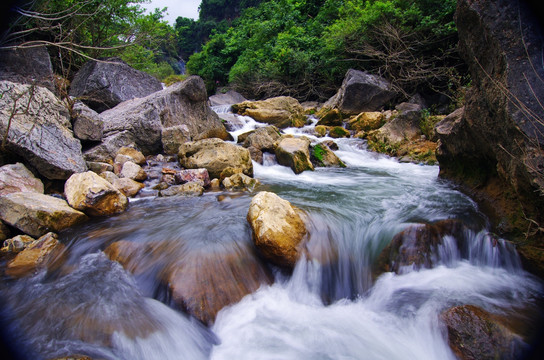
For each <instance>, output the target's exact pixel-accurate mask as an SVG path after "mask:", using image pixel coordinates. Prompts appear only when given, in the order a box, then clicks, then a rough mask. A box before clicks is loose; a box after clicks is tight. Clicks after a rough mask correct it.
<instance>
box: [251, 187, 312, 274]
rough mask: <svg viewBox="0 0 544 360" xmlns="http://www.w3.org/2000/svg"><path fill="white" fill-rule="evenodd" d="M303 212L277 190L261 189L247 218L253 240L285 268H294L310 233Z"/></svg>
mask: <svg viewBox="0 0 544 360" xmlns="http://www.w3.org/2000/svg"><path fill="white" fill-rule="evenodd" d="M301 214H302V212H301V210H299V209H297V208H295V207H294V206H292V205H291V204H290V203H289V201H287V200H284V199H282V198H280V197H279V196H278V195H276V194H274V193H271V192H267V191H261V192H259V193H258V194H257V195H255V196H254V197H253V199H252V200H251V204H250V205H249V211H248V213H247V220H248V222H249V225H250V226H251V229H252V230H253V242H254V243H255V245H256V246H257V248H258V249H259V251H260V252H261V254H262V255H263V256H264V257H265V258H266V259H268V260H269V261H271V262H272V263H274V264H276V265H279V266H282V267H290V268H292V267H294V265H295V264H296V262H297V260H298V259H299V257H300V254H301V245H302V243H303V240H304V239H305V237H306V233H307V231H306V226H305V224H304V221H303V220H302V217H301Z"/></svg>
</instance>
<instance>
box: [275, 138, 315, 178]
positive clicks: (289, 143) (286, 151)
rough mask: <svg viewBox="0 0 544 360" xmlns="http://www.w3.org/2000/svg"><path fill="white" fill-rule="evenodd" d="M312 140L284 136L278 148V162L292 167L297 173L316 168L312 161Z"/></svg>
mask: <svg viewBox="0 0 544 360" xmlns="http://www.w3.org/2000/svg"><path fill="white" fill-rule="evenodd" d="M309 147H310V140H308V139H306V138H284V139H282V140H281V141H280V143H279V144H278V147H277V148H276V159H277V160H278V164H280V165H283V166H288V167H290V168H291V169H292V170H293V171H294V172H295V174H300V173H301V172H303V171H305V170H314V166H313V165H312V162H311V161H310V149H309Z"/></svg>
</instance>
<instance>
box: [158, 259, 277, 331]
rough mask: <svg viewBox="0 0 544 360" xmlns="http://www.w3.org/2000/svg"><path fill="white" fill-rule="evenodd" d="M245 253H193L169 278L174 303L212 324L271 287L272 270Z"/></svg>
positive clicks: (174, 269)
mask: <svg viewBox="0 0 544 360" xmlns="http://www.w3.org/2000/svg"><path fill="white" fill-rule="evenodd" d="M244 250H245V251H243V252H242V251H240V250H234V249H232V250H230V251H229V250H227V252H225V251H221V252H209V253H204V252H203V253H200V254H193V255H192V256H190V257H187V258H186V259H185V260H184V261H183V262H182V263H180V264H179V265H177V266H174V267H172V268H171V269H170V274H169V276H168V277H167V279H168V287H169V289H170V293H171V297H172V300H173V302H174V304H176V305H177V306H178V307H180V308H182V309H184V310H185V311H187V312H188V313H189V314H191V315H192V316H194V317H195V318H197V319H199V320H200V321H202V322H203V323H204V324H207V325H211V324H213V322H214V321H215V317H216V315H217V313H218V312H219V310H221V309H222V308H224V307H225V306H228V305H231V304H235V303H237V302H239V301H240V300H241V299H242V298H243V297H244V296H246V295H247V294H251V293H253V292H255V291H256V290H257V289H258V288H259V287H260V286H261V285H263V284H270V283H271V278H272V277H271V275H270V273H269V271H268V269H267V268H266V267H264V266H263V265H262V264H261V263H260V262H259V260H258V259H257V258H256V257H255V256H254V255H253V253H252V252H251V250H250V249H244ZM202 284H206V286H202Z"/></svg>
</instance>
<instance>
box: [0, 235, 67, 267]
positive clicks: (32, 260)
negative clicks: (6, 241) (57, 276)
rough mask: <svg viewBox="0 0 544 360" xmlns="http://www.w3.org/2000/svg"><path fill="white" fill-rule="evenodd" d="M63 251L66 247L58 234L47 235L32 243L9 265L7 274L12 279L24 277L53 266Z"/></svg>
mask: <svg viewBox="0 0 544 360" xmlns="http://www.w3.org/2000/svg"><path fill="white" fill-rule="evenodd" d="M63 250H64V245H63V244H61V243H60V242H59V241H58V238H57V234H55V233H48V234H45V235H44V236H42V237H40V238H39V239H38V240H36V241H34V242H32V243H30V244H29V245H28V246H27V247H26V248H25V249H23V250H22V251H21V252H19V253H18V254H17V256H16V257H15V258H14V259H13V260H11V261H10V262H9V263H8V265H7V268H6V274H7V275H9V276H12V277H22V276H25V275H28V274H30V273H33V272H35V271H36V270H39V269H42V268H44V267H46V266H51V265H53V263H55V262H56V261H58V260H59V259H60V257H61V255H62V252H63Z"/></svg>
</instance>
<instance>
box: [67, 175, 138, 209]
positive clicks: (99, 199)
mask: <svg viewBox="0 0 544 360" xmlns="http://www.w3.org/2000/svg"><path fill="white" fill-rule="evenodd" d="M64 194H65V196H66V200H67V201H68V203H69V204H70V206H72V207H73V208H74V209H77V210H81V211H83V212H85V213H86V214H88V215H90V216H103V215H113V214H119V213H121V212H123V211H125V210H126V208H127V206H128V200H127V198H126V196H125V195H123V194H122V193H121V192H120V191H119V190H117V189H116V188H115V187H114V186H113V185H112V184H110V183H109V182H108V181H107V180H105V179H103V178H102V177H100V176H99V175H97V174H95V173H94V172H92V171H87V172H84V173H79V174H74V175H72V176H71V177H70V178H69V179H68V180H67V181H66V183H65V184H64Z"/></svg>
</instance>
